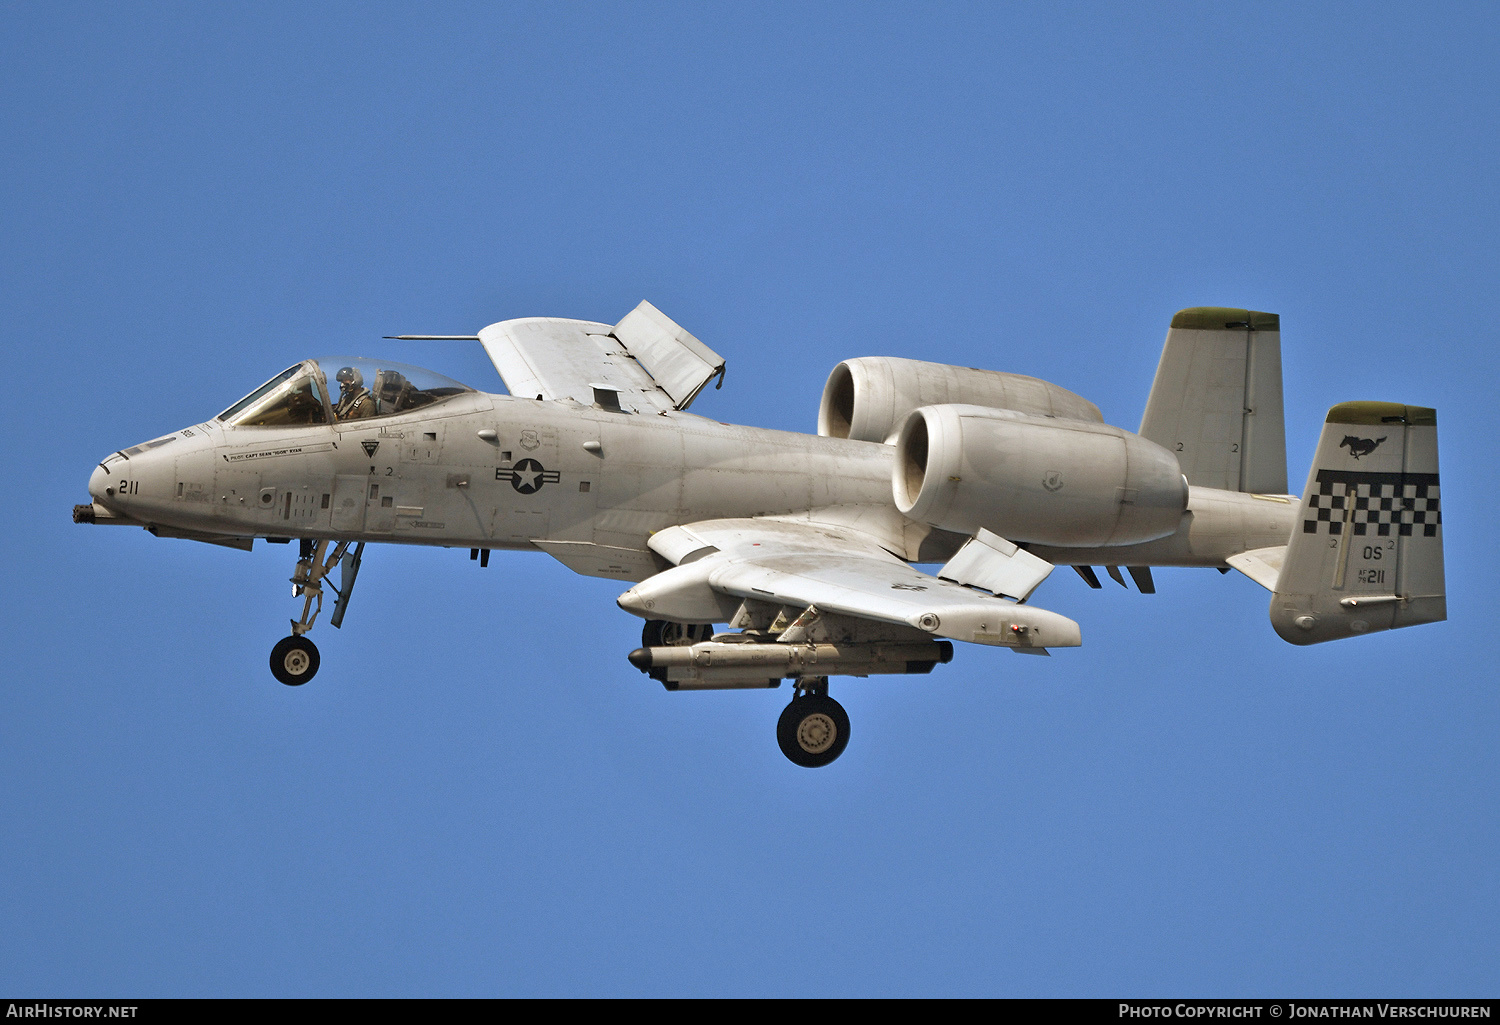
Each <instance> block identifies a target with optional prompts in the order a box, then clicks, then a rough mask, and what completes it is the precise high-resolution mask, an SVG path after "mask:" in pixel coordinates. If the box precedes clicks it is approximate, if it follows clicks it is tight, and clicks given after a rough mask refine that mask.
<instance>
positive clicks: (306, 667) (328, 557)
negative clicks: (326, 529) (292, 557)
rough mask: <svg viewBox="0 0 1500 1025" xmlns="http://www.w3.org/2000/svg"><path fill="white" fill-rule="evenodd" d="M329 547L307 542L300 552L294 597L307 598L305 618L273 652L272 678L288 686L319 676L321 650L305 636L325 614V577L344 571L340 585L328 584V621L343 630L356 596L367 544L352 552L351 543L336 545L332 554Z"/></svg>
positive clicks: (294, 573)
mask: <svg viewBox="0 0 1500 1025" xmlns="http://www.w3.org/2000/svg"><path fill="white" fill-rule="evenodd" d="M329 545H330V542H328V541H309V540H305V539H304V540H303V541H302V542H301V550H300V552H299V553H298V559H297V569H296V570H295V571H294V572H293V573H292V597H293V598H302V599H303V602H302V618H300V619H294V620H292V635H291V636H290V637H283V638H282V639H281V640H279V641H277V642H276V647H274V648H272V649H271V675H272V676H274V677H276V679H278V680H280V681H281V682H282V683H284V684H286V685H287V686H288V687H300V686H301V685H302V684H304V683H306V682H307V681H308V680H311V679H312V678H313V677H314V676H316V675H317V672H318V661H319V660H318V648H317V645H315V644H313V642H312V641H310V640H308V639H307V637H305V636H304V635H305V634H306V633H307V631H309V630H311V629H312V627H313V623H314V622H316V621H317V618H318V613H320V612H322V611H323V586H324V584H325V582H326V581H325V578H326V577H327V576H328V574H329V573H330V572H332V571H333V568H334V567H335V566H338V567H339V568H340V571H341V572H340V576H339V586H337V587H335V586H334V585H333V584H332V583H327V587H328V589H329V590H330V591H332V592H333V594H334V598H335V601H334V603H333V615H331V616H329V617H328V622H330V623H332V624H333V625H334V626H335V627H339V626H342V625H343V623H344V612H345V610H347V609H348V607H349V596H350V595H351V594H353V593H354V581H355V578H357V577H358V576H359V561H360V559H361V558H362V557H363V555H364V551H365V545H364V542H363V541H361V542H360V543H359V544H356V545H354V546H353V550H352V551H351V550H350V542H348V541H339V542H337V543H334V544H333V546H332V550H331V551H330V550H329ZM315 601H316V605H315V604H314V602H315Z"/></svg>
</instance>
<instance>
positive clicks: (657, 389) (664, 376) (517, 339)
mask: <svg viewBox="0 0 1500 1025" xmlns="http://www.w3.org/2000/svg"><path fill="white" fill-rule="evenodd" d="M479 342H480V344H481V345H483V346H484V351H485V353H486V354H487V355H488V356H489V357H490V362H491V363H493V364H494V365H495V369H496V370H498V371H499V372H500V377H501V379H502V380H503V381H504V382H505V387H506V388H508V389H509V390H510V393H511V394H512V395H515V396H517V397H519V398H526V399H529V398H542V399H572V400H573V401H575V402H581V403H583V404H585V405H592V404H593V403H594V402H596V401H599V398H600V397H599V392H600V391H606V392H609V391H612V392H614V393H615V396H617V399H614V398H612V399H610V402H611V404H613V403H614V402H615V401H618V404H619V408H620V409H622V410H624V411H626V412H653V413H654V412H658V411H661V410H668V409H686V408H687V407H688V405H689V404H690V403H691V402H692V401H693V399H694V398H695V397H696V396H697V394H698V393H699V392H700V391H702V390H703V386H704V385H706V384H707V383H708V382H709V381H711V380H713V378H714V377H715V376H716V375H722V374H723V372H724V359H723V357H721V356H720V355H719V354H718V353H716V352H714V351H713V350H712V349H710V348H709V347H708V346H706V345H704V344H703V343H702V342H700V341H698V339H696V338H694V337H693V336H692V335H691V334H689V333H688V332H687V331H685V330H684V329H683V328H681V327H679V326H678V325H677V324H675V323H673V321H672V320H671V319H670V318H668V317H667V316H666V315H665V314H664V313H662V312H661V311H660V310H658V309H657V308H656V307H655V306H652V305H651V304H650V303H647V302H643V303H641V304H640V305H639V306H637V307H636V308H635V309H634V310H632V311H631V312H630V313H629V314H628V315H626V317H625V319H624V320H622V321H620V323H619V324H617V325H615V326H613V327H611V326H610V325H609V324H600V323H596V322H594V321H589V320H562V319H558V318H555V317H524V318H521V319H519V320H503V321H501V322H499V323H498V324H491V325H490V326H489V327H486V328H484V329H483V330H482V331H480V332H479Z"/></svg>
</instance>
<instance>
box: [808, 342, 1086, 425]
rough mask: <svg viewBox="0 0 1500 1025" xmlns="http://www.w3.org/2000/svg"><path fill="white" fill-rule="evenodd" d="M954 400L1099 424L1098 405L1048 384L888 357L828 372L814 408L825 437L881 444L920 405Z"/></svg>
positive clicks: (857, 361) (848, 363)
mask: <svg viewBox="0 0 1500 1025" xmlns="http://www.w3.org/2000/svg"><path fill="white" fill-rule="evenodd" d="M949 402H956V403H964V404H966V405H974V406H985V407H988V408H991V409H1014V410H1016V411H1017V412H1020V413H1031V414H1034V415H1036V416H1057V417H1067V418H1069V419H1074V420H1088V421H1092V422H1093V423H1102V422H1103V420H1104V418H1103V417H1102V416H1100V415H1099V407H1098V406H1096V405H1094V404H1093V403H1092V402H1090V401H1089V400H1088V399H1086V398H1084V397H1083V396H1081V395H1075V394H1073V393H1072V392H1070V391H1068V390H1067V389H1066V388H1059V387H1058V386H1057V385H1055V384H1052V383H1051V382H1050V381H1043V380H1042V379H1041V378H1037V377H1027V376H1025V375H1024V374H1006V373H1002V372H1000V371H998V370H975V369H973V368H971V367H953V366H949V365H948V364H946V363H928V362H925V361H923V360H919V359H896V358H895V357H890V356H863V357H861V358H859V359H846V360H844V362H842V363H840V364H839V365H838V366H836V367H834V368H833V373H831V374H829V375H828V383H827V384H825V385H824V386H823V401H822V404H821V405H820V406H819V407H818V433H819V434H821V435H823V437H825V438H849V439H850V440H852V441H874V442H885V441H889V440H890V438H891V432H892V431H893V430H894V429H895V428H896V427H897V426H898V425H899V424H900V423H901V418H902V417H904V416H906V414H908V413H910V412H911V411H912V410H914V409H917V408H918V407H920V406H935V405H941V404H943V403H949Z"/></svg>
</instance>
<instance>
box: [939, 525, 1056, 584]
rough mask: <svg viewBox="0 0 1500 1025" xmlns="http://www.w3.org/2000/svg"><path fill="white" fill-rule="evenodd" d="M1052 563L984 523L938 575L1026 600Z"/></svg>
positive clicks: (1050, 568)
mask: <svg viewBox="0 0 1500 1025" xmlns="http://www.w3.org/2000/svg"><path fill="white" fill-rule="evenodd" d="M1052 569H1053V566H1052V563H1050V562H1048V561H1047V560H1046V559H1041V558H1038V557H1037V556H1035V555H1032V554H1031V553H1030V552H1028V551H1026V550H1025V549H1024V548H1021V547H1019V546H1017V545H1015V544H1012V543H1011V542H1009V541H1007V540H1005V538H1003V537H1001V536H1000V535H998V534H992V533H990V532H989V531H988V530H985V529H984V528H983V527H980V528H979V533H977V534H975V535H974V536H973V537H972V538H970V539H969V540H968V541H966V542H965V543H964V546H963V547H962V548H960V549H959V550H958V554H957V555H955V556H953V558H951V559H949V560H948V562H947V564H946V565H944V566H943V568H942V569H940V570H938V573H937V575H938V576H939V577H940V578H941V579H943V580H951V581H953V582H954V583H956V584H966V585H968V586H971V587H982V588H984V589H985V590H986V591H993V592H994V593H996V594H1004V595H1008V596H1009V597H1012V598H1016V599H1019V600H1020V601H1025V600H1026V599H1027V598H1029V597H1031V592H1032V591H1035V590H1036V589H1037V587H1038V586H1040V584H1041V582H1042V581H1043V580H1046V579H1047V577H1048V575H1049V574H1051V572H1052Z"/></svg>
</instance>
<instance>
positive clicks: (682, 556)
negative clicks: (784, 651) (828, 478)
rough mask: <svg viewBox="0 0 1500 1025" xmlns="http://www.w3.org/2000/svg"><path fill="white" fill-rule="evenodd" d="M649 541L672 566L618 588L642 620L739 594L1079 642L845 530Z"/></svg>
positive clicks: (768, 529)
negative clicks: (930, 574)
mask: <svg viewBox="0 0 1500 1025" xmlns="http://www.w3.org/2000/svg"><path fill="white" fill-rule="evenodd" d="M995 540H996V541H999V540H1000V539H995ZM649 544H650V546H651V548H652V550H653V551H655V552H656V553H657V554H658V555H661V556H662V557H664V558H665V559H667V561H669V562H674V563H677V565H676V566H675V567H674V568H673V569H669V570H667V571H665V572H663V573H658V574H657V575H656V576H654V577H651V578H649V579H647V580H644V581H642V582H641V583H639V584H637V585H636V586H635V587H632V588H631V589H630V590H629V591H626V592H625V594H623V595H621V596H620V598H619V604H620V606H621V607H622V608H624V609H625V610H627V611H629V612H633V613H635V614H636V615H639V616H643V617H646V618H657V619H675V620H678V621H680V622H723V621H725V620H728V619H730V617H731V616H732V615H734V613H735V610H736V609H738V608H739V606H740V603H741V601H745V600H748V601H750V602H763V603H767V604H769V605H778V606H785V607H787V608H789V609H792V610H794V612H802V611H804V610H807V609H808V608H809V607H814V608H815V609H816V611H817V612H818V613H821V614H834V615H842V616H853V617H856V618H860V619H867V620H871V621H874V622H877V623H888V624H897V625H904V626H908V627H914V628H916V629H918V630H921V631H923V632H925V633H927V634H931V635H934V636H937V637H948V638H952V639H954V640H959V641H972V642H974V643H976V644H991V645H999V646H1002V647H1008V648H1014V649H1017V650H1032V651H1035V650H1038V649H1043V648H1047V647H1073V646H1077V645H1078V644H1081V643H1082V638H1081V636H1080V632H1079V628H1078V624H1077V623H1075V622H1073V621H1072V620H1071V619H1067V618H1065V617H1063V616H1059V615H1057V614H1056V613H1054V612H1048V611H1047V610H1045V609H1039V608H1035V607H1034V606H1030V605H1021V604H1017V603H1016V602H1013V601H1009V600H1006V599H1004V598H1001V597H999V596H996V595H990V594H985V593H982V592H980V591H977V590H974V589H973V588H971V587H964V586H961V585H960V584H958V583H954V582H953V581H951V580H944V579H940V578H939V577H935V576H929V575H928V574H926V573H922V572H920V571H918V570H916V569H913V568H912V567H911V566H909V565H907V564H906V563H905V562H903V561H901V560H900V559H898V558H896V557H895V556H893V555H891V554H890V553H889V552H887V551H886V550H885V549H884V548H882V547H881V546H880V545H879V544H878V543H877V542H876V540H875V539H874V538H867V537H865V536H864V535H862V534H860V533H858V532H856V531H853V530H848V529H839V528H831V527H824V526H819V525H816V524H808V523H798V522H788V521H779V520H767V519H732V520H709V521H705V522H702V523H694V524H689V525H688V526H683V527H670V528H668V529H667V530H664V531H661V532H660V533H658V534H655V535H653V536H652V538H651V540H650V542H649ZM1002 544H1003V542H1002ZM955 561H957V560H955ZM1036 561H1038V562H1040V561H1041V560H1036ZM945 569H946V567H945ZM940 572H942V571H940ZM1042 575H1044V576H1045V573H1043V574H1042ZM1033 586H1034V585H1033Z"/></svg>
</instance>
